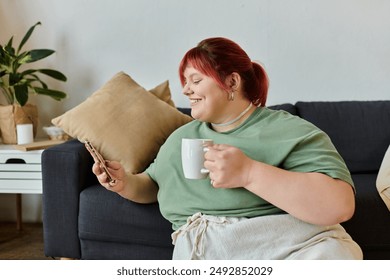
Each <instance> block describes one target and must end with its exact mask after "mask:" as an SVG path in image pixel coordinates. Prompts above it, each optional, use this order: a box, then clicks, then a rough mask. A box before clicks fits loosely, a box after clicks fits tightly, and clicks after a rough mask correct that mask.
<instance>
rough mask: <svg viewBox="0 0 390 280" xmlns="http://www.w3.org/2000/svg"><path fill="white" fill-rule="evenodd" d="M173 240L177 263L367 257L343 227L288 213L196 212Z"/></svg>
mask: <svg viewBox="0 0 390 280" xmlns="http://www.w3.org/2000/svg"><path fill="white" fill-rule="evenodd" d="M172 240H173V244H174V245H175V248H174V251H173V259H176V260H179V259H187V260H188V259H192V260H195V259H198V260H199V259H203V260H206V259H209V260H217V259H219V260H233V259H241V260H244V259H252V260H261V259H262V260H280V259H306V260H309V259H310V260H314V259H333V260H340V259H362V258H363V255H362V251H361V249H360V247H359V246H358V245H357V244H356V243H355V242H354V241H353V240H352V238H351V237H350V236H349V235H348V234H347V232H346V231H345V230H344V228H343V227H342V226H341V225H334V226H317V225H312V224H308V223H305V222H303V221H301V220H298V219H296V218H294V217H292V216H291V215H289V214H281V215H271V216H264V217H256V218H250V219H249V218H236V217H216V216H209V215H203V214H201V213H196V214H194V215H193V216H191V217H189V218H188V219H187V223H186V224H185V225H183V226H182V227H180V228H179V229H178V230H177V231H175V232H174V233H173V234H172Z"/></svg>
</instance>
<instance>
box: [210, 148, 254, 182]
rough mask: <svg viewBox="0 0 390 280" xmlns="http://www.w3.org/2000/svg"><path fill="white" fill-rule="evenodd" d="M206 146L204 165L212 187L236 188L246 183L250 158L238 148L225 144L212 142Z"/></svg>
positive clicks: (250, 163)
mask: <svg viewBox="0 0 390 280" xmlns="http://www.w3.org/2000/svg"><path fill="white" fill-rule="evenodd" d="M207 148H208V151H207V152H206V153H205V163H204V166H205V168H207V169H208V170H209V177H210V181H211V184H212V185H213V187H215V188H238V187H243V186H245V185H246V184H247V183H248V174H249V173H250V169H251V166H252V162H253V160H252V159H250V158H249V157H247V156H246V155H245V154H244V153H243V152H242V151H241V150H240V149H238V148H236V147H233V146H229V145H225V144H214V145H210V146H207Z"/></svg>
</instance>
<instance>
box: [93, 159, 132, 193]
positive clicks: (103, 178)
mask: <svg viewBox="0 0 390 280" xmlns="http://www.w3.org/2000/svg"><path fill="white" fill-rule="evenodd" d="M106 166H107V168H108V170H109V172H110V173H111V175H112V177H113V178H112V179H113V180H112V181H109V180H108V176H107V173H106V172H104V170H103V168H101V167H100V164H99V163H97V162H95V163H94V164H93V166H92V172H93V174H95V175H96V177H97V179H98V181H99V183H100V184H101V185H102V186H103V187H105V188H106V189H107V190H110V191H113V192H116V193H119V192H122V191H123V190H124V188H125V186H126V184H127V176H126V172H125V169H124V168H123V166H122V164H121V163H120V162H118V161H106Z"/></svg>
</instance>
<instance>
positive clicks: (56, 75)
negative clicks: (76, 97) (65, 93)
mask: <svg viewBox="0 0 390 280" xmlns="http://www.w3.org/2000/svg"><path fill="white" fill-rule="evenodd" d="M38 72H40V73H42V74H45V75H47V76H50V77H52V78H54V79H56V80H60V81H63V82H66V80H67V79H66V76H65V75H64V74H62V73H61V72H59V71H57V70H52V69H38Z"/></svg>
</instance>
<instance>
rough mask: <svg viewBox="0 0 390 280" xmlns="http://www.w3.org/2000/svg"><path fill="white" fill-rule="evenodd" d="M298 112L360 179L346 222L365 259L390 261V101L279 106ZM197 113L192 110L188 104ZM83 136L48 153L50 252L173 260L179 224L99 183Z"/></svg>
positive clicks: (45, 221)
mask: <svg viewBox="0 0 390 280" xmlns="http://www.w3.org/2000/svg"><path fill="white" fill-rule="evenodd" d="M272 107H273V108H274V109H282V110H286V111H288V112H290V113H291V114H294V115H298V116H300V117H302V118H304V119H306V120H308V121H310V122H312V123H313V124H315V125H316V126H318V127H319V128H321V129H322V130H324V131H325V132H326V133H328V135H329V136H330V138H331V139H332V141H333V143H334V145H335V146H336V148H337V149H338V151H339V152H340V154H341V155H342V156H343V158H344V160H345V161H346V164H347V166H348V168H349V169H350V171H351V174H352V177H353V180H354V183H355V185H356V211H355V215H354V216H353V218H352V219H351V220H349V221H348V222H345V223H343V226H344V227H345V228H346V230H347V231H348V232H349V233H350V235H351V236H352V237H353V239H354V240H355V241H356V242H357V243H358V244H359V245H360V246H361V247H362V249H363V253H364V258H365V259H390V212H389V210H388V209H387V208H386V206H385V204H384V202H383V201H382V199H381V198H380V196H379V194H378V192H377V189H376V185H375V182H376V177H377V174H378V170H379V167H380V164H381V162H382V159H383V156H384V154H385V152H386V150H387V147H388V146H389V144H390V101H346V102H341V101H339V102H297V103H296V104H295V105H293V104H282V105H278V106H272ZM180 110H182V111H183V112H185V113H189V109H180ZM91 166H92V158H91V156H90V155H89V154H88V152H87V151H86V149H85V148H84V146H83V144H81V143H80V142H78V141H77V140H71V141H68V142H66V143H64V144H61V145H58V146H55V147H52V148H49V149H47V150H45V151H44V152H43V154H42V169H43V226H44V246H45V248H44V251H45V255H46V256H52V257H68V258H76V259H170V258H171V254H172V250H173V247H172V244H171V238H170V234H171V232H172V230H171V225H170V223H169V222H167V221H166V220H165V219H164V218H163V217H162V216H161V214H160V212H159V209H158V204H156V203H155V204H147V205H143V204H137V203H134V202H131V201H128V200H126V199H124V198H122V197H120V196H119V195H117V194H115V193H112V192H109V191H106V190H105V189H104V188H103V187H101V186H99V184H98V183H97V180H96V178H95V176H94V175H93V174H92V172H91Z"/></svg>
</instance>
